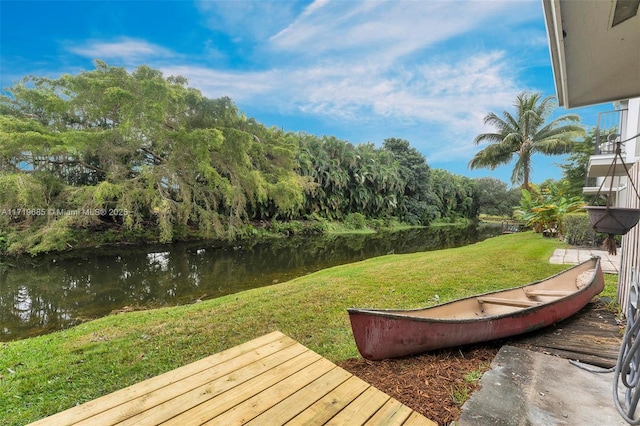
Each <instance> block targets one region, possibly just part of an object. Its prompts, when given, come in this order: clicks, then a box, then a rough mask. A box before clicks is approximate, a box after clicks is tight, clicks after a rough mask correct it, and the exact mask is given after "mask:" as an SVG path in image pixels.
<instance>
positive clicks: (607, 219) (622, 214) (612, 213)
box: [585, 206, 640, 235]
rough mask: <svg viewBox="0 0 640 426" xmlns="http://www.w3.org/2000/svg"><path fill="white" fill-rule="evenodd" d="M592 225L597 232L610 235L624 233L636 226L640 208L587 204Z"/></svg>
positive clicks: (639, 216) (639, 217)
mask: <svg viewBox="0 0 640 426" xmlns="http://www.w3.org/2000/svg"><path fill="white" fill-rule="evenodd" d="M585 210H587V212H588V213H589V220H591V226H592V227H593V229H594V230H595V231H596V232H602V233H603V234H609V235H624V234H626V233H627V232H629V230H630V229H631V228H633V227H634V226H636V224H637V223H638V219H640V209H630V208H624V207H607V206H586V207H585Z"/></svg>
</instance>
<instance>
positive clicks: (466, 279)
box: [0, 233, 615, 425]
mask: <svg viewBox="0 0 640 426" xmlns="http://www.w3.org/2000/svg"><path fill="white" fill-rule="evenodd" d="M559 247H565V245H564V244H562V243H560V242H558V241H557V240H554V239H548V238H542V237H541V236H540V235H539V234H533V233H520V234H511V235H503V236H500V237H495V238H491V239H488V240H485V241H483V242H481V243H477V244H473V245H470V246H466V247H460V248H454V249H447V250H439V251H431V252H424V253H415V254H406V255H389V256H382V257H378V258H373V259H369V260H366V261H362V262H358V263H353V264H350V265H343V266H338V267H334V268H329V269H325V270H322V271H319V272H317V273H314V274H310V275H307V276H305V277H301V278H297V279H295V280H292V281H289V282H286V283H281V284H277V285H273V286H269V287H264V288H260V289H254V290H249V291H245V292H242V293H238V294H233V295H229V296H225V297H222V298H219V299H214V300H209V301H204V302H200V303H196V304H193V305H188V306H180V307H175V308H163V309H154V310H148V311H137V312H129V313H124V314H119V315H112V316H108V317H105V318H102V319H99V320H95V321H91V322H87V323H84V324H81V325H79V326H76V327H74V328H71V329H68V330H65V331H61V332H57V333H52V334H49V335H45V336H40V337H35V338H30V339H25V340H20V341H15V342H9V343H0V419H3V422H4V423H3V424H7V425H18V424H25V423H28V422H30V421H34V420H36V419H39V418H41V417H44V416H47V415H51V414H53V413H55V412H58V411H61V410H64V409H66V408H69V407H72V406H74V405H76V404H80V403H83V402H85V401H88V400H91V399H94V398H97V397H99V396H101V395H104V394H106V393H109V392H113V391H115V390H117V389H120V388H123V387H125V386H128V385H131V384H134V383H137V382H139V381H141V380H144V379H147V378H149V377H152V376H155V375H158V374H160V373H162V372H165V371H168V370H171V369H174V368H177V367H179V366H182V365H185V364H187V363H189V362H192V361H195V360H197V359H200V358H203V357H205V356H208V355H211V354H213V353H216V352H220V351H222V350H224V349H227V348H230V347H233V346H236V345H239V344H241V343H243V342H246V341H248V340H251V339H253V338H256V337H258V336H261V335H263V334H265V333H268V332H271V331H274V330H280V331H282V332H283V333H285V334H287V335H289V336H290V337H292V338H293V339H295V340H297V341H299V342H300V343H302V344H303V345H305V346H307V347H309V348H310V349H312V350H314V351H316V352H318V353H320V354H321V355H323V356H324V357H326V358H328V359H330V360H332V361H340V360H344V359H347V358H351V357H357V356H359V355H358V352H357V349H356V347H355V344H354V342H353V339H352V335H351V329H350V326H349V323H348V317H347V314H346V311H345V309H346V308H347V307H352V306H360V307H388V308H415V307H420V306H424V305H425V304H434V303H435V301H434V299H435V295H436V294H437V295H438V296H439V300H440V301H441V302H444V301H447V300H451V299H454V298H458V297H462V296H467V295H471V294H474V293H479V292H485V291H489V290H495V289H499V288H506V287H512V286H514V285H520V284H524V283H527V282H531V281H534V280H538V279H542V278H544V277H547V276H549V275H552V274H554V273H557V272H559V271H560V270H563V269H566V266H563V265H551V264H549V262H548V260H549V257H550V256H551V254H552V252H553V250H554V249H555V248H559ZM612 283H613V281H609V282H608V285H607V287H608V288H607V290H606V291H607V292H609V293H612V294H613V295H614V296H615V283H613V284H612ZM611 285H613V286H614V287H613V289H612V288H611Z"/></svg>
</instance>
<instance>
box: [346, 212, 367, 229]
mask: <svg viewBox="0 0 640 426" xmlns="http://www.w3.org/2000/svg"><path fill="white" fill-rule="evenodd" d="M344 225H345V226H346V227H347V228H351V229H364V228H366V227H367V218H366V217H365V216H364V215H363V214H362V213H349V214H348V215H347V216H346V217H345V218H344Z"/></svg>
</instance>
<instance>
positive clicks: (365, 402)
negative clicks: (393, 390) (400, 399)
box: [326, 386, 391, 426]
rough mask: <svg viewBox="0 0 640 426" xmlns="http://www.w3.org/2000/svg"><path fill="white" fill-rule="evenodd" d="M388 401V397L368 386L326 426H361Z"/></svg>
mask: <svg viewBox="0 0 640 426" xmlns="http://www.w3.org/2000/svg"><path fill="white" fill-rule="evenodd" d="M389 399H391V397H390V396H389V395H387V394H386V393H383V392H382V391H380V390H378V389H376V388H374V387H373V386H370V387H369V388H368V389H367V390H365V391H364V392H363V393H361V394H360V395H359V396H358V397H357V398H356V399H354V400H353V401H352V402H351V403H350V404H349V405H347V406H346V407H345V408H344V409H343V410H341V411H340V412H339V413H338V414H337V415H336V416H334V417H333V418H331V420H329V421H328V422H327V423H326V424H327V425H328V426H353V425H363V424H365V423H366V422H367V420H369V418H370V417H371V416H373V415H374V414H375V413H376V412H377V411H378V410H379V409H380V407H382V406H383V405H384V404H385V403H386V402H387V401H388V400H389Z"/></svg>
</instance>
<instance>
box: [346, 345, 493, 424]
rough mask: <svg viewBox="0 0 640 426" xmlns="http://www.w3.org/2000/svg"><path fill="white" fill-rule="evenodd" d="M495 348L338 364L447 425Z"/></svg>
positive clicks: (486, 364) (359, 359) (490, 358)
mask: <svg viewBox="0 0 640 426" xmlns="http://www.w3.org/2000/svg"><path fill="white" fill-rule="evenodd" d="M499 349H500V346H499V345H498V344H493V345H492V344H489V345H481V346H469V347H464V348H456V349H448V350H442V351H436V352H430V353H427V354H424V355H419V356H414V357H407V358H399V359H388V360H383V361H368V360H366V359H362V358H354V359H348V360H346V361H343V362H341V363H339V364H338V365H339V366H340V367H342V368H344V369H345V370H347V371H349V372H350V373H352V374H353V375H355V376H357V377H359V378H361V379H362V380H364V381H366V382H367V383H370V384H372V385H373V386H375V387H376V388H378V389H380V390H381V391H383V392H384V393H386V394H387V395H390V396H392V397H393V398H395V399H397V400H398V401H400V402H402V403H403V404H405V405H406V406H408V407H410V408H412V409H413V410H415V411H417V412H419V413H421V414H422V415H424V416H425V417H427V418H428V419H430V420H433V421H434V422H437V423H438V424H439V425H448V424H449V423H451V422H452V421H454V420H457V419H458V417H459V416H460V409H461V407H462V404H463V403H464V401H465V400H466V399H468V398H469V397H470V395H471V394H472V393H473V392H474V391H475V390H476V389H477V388H478V380H479V379H480V376H481V375H482V373H483V372H485V371H486V370H488V369H489V367H490V365H491V361H492V360H493V358H494V357H495V356H496V354H497V353H498V350H499Z"/></svg>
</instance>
